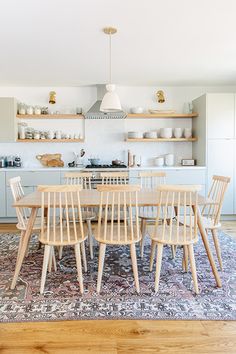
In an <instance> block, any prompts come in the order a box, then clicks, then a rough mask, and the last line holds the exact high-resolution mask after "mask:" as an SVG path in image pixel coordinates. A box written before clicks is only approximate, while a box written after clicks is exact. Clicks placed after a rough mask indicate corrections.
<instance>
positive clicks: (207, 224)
mask: <svg viewBox="0 0 236 354" xmlns="http://www.w3.org/2000/svg"><path fill="white" fill-rule="evenodd" d="M179 221H180V223H181V224H183V223H184V218H183V217H180V218H179ZM202 222H203V225H204V228H205V229H218V228H220V227H221V223H217V224H214V220H213V219H211V218H207V217H206V216H202ZM193 224H194V222H193V218H192V225H193ZM186 225H187V226H188V227H190V217H189V216H188V217H187V218H186Z"/></svg>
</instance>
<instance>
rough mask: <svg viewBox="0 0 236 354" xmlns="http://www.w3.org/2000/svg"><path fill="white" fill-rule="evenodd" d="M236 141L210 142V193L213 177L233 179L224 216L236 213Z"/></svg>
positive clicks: (208, 180)
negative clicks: (235, 197)
mask: <svg viewBox="0 0 236 354" xmlns="http://www.w3.org/2000/svg"><path fill="white" fill-rule="evenodd" d="M235 147H236V146H235V141H234V140H233V139H229V140H227V139H222V140H220V139H219V140H218V139H215V140H209V141H208V176H207V182H208V183H207V185H208V191H209V189H210V186H211V183H212V176H213V175H221V176H228V177H231V183H230V184H229V187H228V190H227V191H226V194H225V199H224V204H223V208H222V214H233V213H234V183H233V178H234V158H235Z"/></svg>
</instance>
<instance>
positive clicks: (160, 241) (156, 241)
mask: <svg viewBox="0 0 236 354" xmlns="http://www.w3.org/2000/svg"><path fill="white" fill-rule="evenodd" d="M157 190H158V196H157V197H158V210H157V217H156V222H155V225H154V226H150V227H149V233H150V236H151V239H152V250H151V259H150V270H152V266H153V260H154V256H155V249H156V246H157V256H156V277H155V292H157V291H158V288H159V279H160V272H161V263H162V252H163V246H164V245H174V246H183V247H184V248H187V250H188V254H189V257H190V264H191V270H192V276H193V282H194V288H195V292H196V293H197V294H198V293H199V290H198V281H197V273H196V265H195V258H194V251H193V245H194V244H195V243H196V242H197V241H198V233H197V208H198V202H197V197H198V192H199V191H200V190H201V186H190V185H189V186H180V185H178V186H173V185H162V186H159V187H158V188H157ZM176 207H177V210H178V211H177V215H176V212H175V208H176ZM162 212H164V215H163V216H161V214H162ZM181 216H182V218H183V219H182V221H183V223H180V217H181ZM160 217H161V218H162V217H163V219H162V220H160ZM188 218H189V220H190V227H189V226H188V224H187V220H188ZM168 220H169V221H168ZM160 221H161V224H160Z"/></svg>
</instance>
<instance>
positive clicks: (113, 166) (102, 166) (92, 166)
mask: <svg viewBox="0 0 236 354" xmlns="http://www.w3.org/2000/svg"><path fill="white" fill-rule="evenodd" d="M86 168H127V166H126V165H87V166H86Z"/></svg>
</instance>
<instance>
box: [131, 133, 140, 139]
mask: <svg viewBox="0 0 236 354" xmlns="http://www.w3.org/2000/svg"><path fill="white" fill-rule="evenodd" d="M142 137H143V133H140V132H128V138H129V139H140V138H142Z"/></svg>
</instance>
